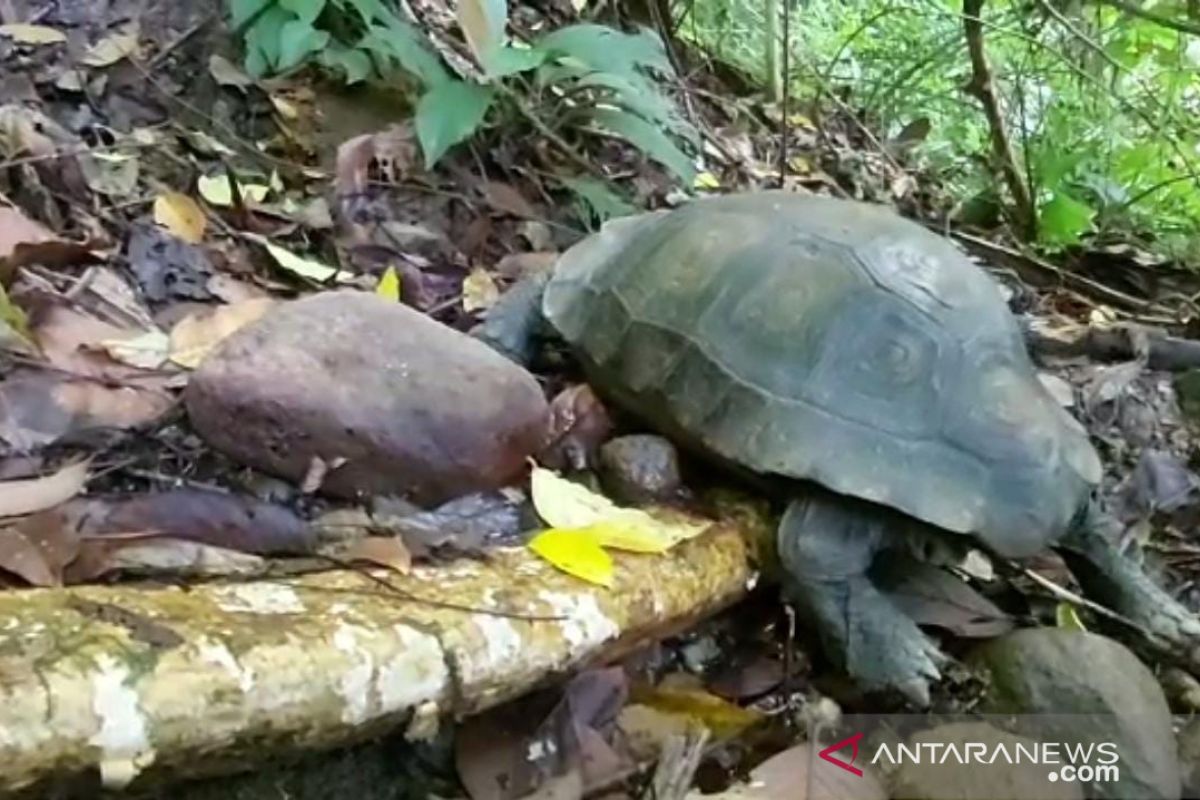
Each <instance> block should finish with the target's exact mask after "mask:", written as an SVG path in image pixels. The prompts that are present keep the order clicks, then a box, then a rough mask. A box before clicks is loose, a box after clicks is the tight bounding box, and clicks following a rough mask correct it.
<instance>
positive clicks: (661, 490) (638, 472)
mask: <svg viewBox="0 0 1200 800" xmlns="http://www.w3.org/2000/svg"><path fill="white" fill-rule="evenodd" d="M600 480H601V482H602V483H603V485H604V489H605V491H606V492H607V493H608V494H609V495H610V496H611V497H613V498H614V499H615V500H617V501H618V502H622V503H633V504H644V503H655V502H663V501H666V500H670V499H671V498H672V497H674V496H676V495H677V494H678V492H679V490H680V487H681V486H682V481H681V480H680V477H679V456H678V454H677V453H676V451H675V445H673V444H671V443H670V442H669V441H667V440H666V439H664V438H663V437H661V436H654V435H652V434H636V435H633V436H619V437H617V438H616V439H612V440H610V441H608V442H606V443H605V444H604V446H603V447H601V448H600Z"/></svg>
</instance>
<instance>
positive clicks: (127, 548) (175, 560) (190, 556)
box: [68, 537, 267, 583]
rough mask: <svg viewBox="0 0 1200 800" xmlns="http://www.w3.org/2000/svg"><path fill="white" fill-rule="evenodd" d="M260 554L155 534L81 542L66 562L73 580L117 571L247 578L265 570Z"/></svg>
mask: <svg viewBox="0 0 1200 800" xmlns="http://www.w3.org/2000/svg"><path fill="white" fill-rule="evenodd" d="M266 569H267V561H266V559H264V558H262V557H261V556H256V555H252V554H250V553H243V552H240V551H237V550H232V549H229V548H225V547H216V546H214V545H210V544H204V543H202V542H193V541H187V540H185V539H172V538H169V537H155V538H147V539H138V540H132V541H121V540H90V541H85V542H83V547H82V549H81V552H80V556H79V559H78V562H77V563H73V564H71V565H70V567H69V569H68V576H69V578H70V580H71V582H73V583H79V582H83V581H94V580H96V579H97V578H102V577H106V576H109V575H111V574H113V573H121V574H123V575H129V576H138V577H146V576H153V575H157V576H170V577H176V578H181V577H190V578H222V577H225V578H229V577H240V578H248V577H254V576H257V575H262V574H263V573H264V572H266Z"/></svg>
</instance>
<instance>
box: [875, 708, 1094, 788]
mask: <svg viewBox="0 0 1200 800" xmlns="http://www.w3.org/2000/svg"><path fill="white" fill-rule="evenodd" d="M929 744H934V745H936V746H938V747H939V748H941V749H940V750H939V752H945V750H946V749H948V748H954V749H955V750H956V751H957V752H960V753H965V752H968V751H969V749H970V748H973V747H978V745H979V744H982V745H984V746H986V747H987V752H988V753H989V754H990V753H995V752H996V751H997V748H999V749H1000V750H1001V751H1002V752H1005V753H1017V752H1019V748H1022V747H1023V748H1025V749H1026V750H1027V751H1028V750H1029V749H1030V748H1032V747H1033V746H1035V742H1034V740H1032V739H1025V738H1022V737H1020V736H1016V735H1014V734H1012V733H1009V732H1007V731H1003V730H1000V729H999V728H995V727H992V726H991V725H988V724H987V723H985V722H953V723H949V724H946V725H939V726H938V727H935V728H932V729H929V730H922V731H919V732H917V733H915V734H914V735H912V736H911V737H909V741H908V745H909V746H910V747H913V748H914V749H917V748H920V747H923V746H924V747H928V745H929ZM1049 772H1050V770H1049V769H1047V768H1046V767H1044V766H1041V765H1038V764H1031V763H1029V762H1024V763H1008V762H1007V761H1006V760H1005V759H1004V758H1003V757H1001V758H997V759H995V760H994V761H992V763H989V764H986V765H980V764H978V763H974V762H972V763H961V762H959V761H958V760H957V759H955V758H947V759H944V760H941V759H937V760H935V759H932V758H930V759H926V760H925V761H923V762H921V763H914V762H913V761H911V760H905V761H903V763H902V764H901V766H900V767H899V768H898V769H897V770H896V771H895V772H894V773H892V775H891V776H889V781H888V782H889V785H890V789H891V792H890V797H891V798H892V800H909V799H910V798H911V799H912V800H996V798H1018V797H1020V798H1026V797H1028V798H1037V799H1038V800H1083V797H1084V794H1083V788H1082V787H1081V786H1080V785H1079V784H1077V783H1070V782H1066V781H1053V780H1051V779H1050V778H1049V777H1048V774H1049Z"/></svg>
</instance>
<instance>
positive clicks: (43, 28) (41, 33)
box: [0, 22, 67, 44]
mask: <svg viewBox="0 0 1200 800" xmlns="http://www.w3.org/2000/svg"><path fill="white" fill-rule="evenodd" d="M0 36H7V37H8V38H9V39H12V40H13V41H14V42H16V43H17V44H60V43H62V42H65V41H66V40H67V35H66V34H65V33H63V32H62V31H60V30H58V29H56V28H51V27H49V26H47V25H26V24H24V23H20V22H16V23H13V24H11V25H0Z"/></svg>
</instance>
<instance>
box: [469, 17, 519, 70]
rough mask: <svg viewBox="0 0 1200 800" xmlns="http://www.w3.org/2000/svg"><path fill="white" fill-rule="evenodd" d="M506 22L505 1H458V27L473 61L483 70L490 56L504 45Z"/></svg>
mask: <svg viewBox="0 0 1200 800" xmlns="http://www.w3.org/2000/svg"><path fill="white" fill-rule="evenodd" d="M507 21H508V3H507V2H505V0H458V25H459V27H460V28H462V32H463V37H464V38H465V39H466V40H467V46H468V47H470V48H471V52H472V53H473V54H474V55H475V60H476V61H478V62H479V65H480V66H481V67H483V68H484V69H485V70H486V69H487V68H488V61H489V60H490V57H491V54H492V53H493V52H494V51H496V50H498V49H499V48H500V47H501V46H502V45H503V44H504V25H505V23H506V22H507Z"/></svg>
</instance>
